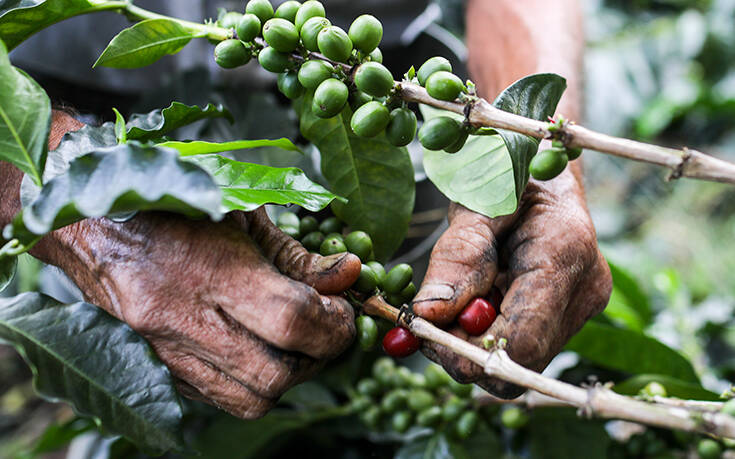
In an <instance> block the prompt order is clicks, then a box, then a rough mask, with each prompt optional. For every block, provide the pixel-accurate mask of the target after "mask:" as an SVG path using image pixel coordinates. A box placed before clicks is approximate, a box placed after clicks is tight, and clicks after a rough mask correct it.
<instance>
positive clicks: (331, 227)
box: [319, 217, 344, 234]
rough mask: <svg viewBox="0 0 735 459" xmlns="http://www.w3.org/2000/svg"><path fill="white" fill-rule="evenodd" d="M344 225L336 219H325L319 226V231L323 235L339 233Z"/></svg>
mask: <svg viewBox="0 0 735 459" xmlns="http://www.w3.org/2000/svg"><path fill="white" fill-rule="evenodd" d="M343 227H344V225H343V224H342V222H341V221H339V220H338V219H337V217H329V218H325V219H324V221H322V223H321V224H320V225H319V231H321V232H322V233H324V234H330V233H341V232H342V228H343Z"/></svg>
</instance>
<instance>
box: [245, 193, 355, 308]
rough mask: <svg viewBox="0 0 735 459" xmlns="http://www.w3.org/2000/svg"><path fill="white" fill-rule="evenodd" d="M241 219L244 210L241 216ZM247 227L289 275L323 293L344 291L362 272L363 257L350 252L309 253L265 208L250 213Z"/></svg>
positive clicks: (273, 260)
mask: <svg viewBox="0 0 735 459" xmlns="http://www.w3.org/2000/svg"><path fill="white" fill-rule="evenodd" d="M237 218H239V219H242V218H243V217H242V214H241V216H240V217H237ZM248 219H249V222H248V223H249V225H248V230H249V232H250V235H251V236H252V237H253V239H254V240H255V242H256V243H258V245H259V246H260V247H261V250H262V251H263V255H265V257H266V258H267V259H268V260H269V261H271V262H272V263H273V264H274V265H276V267H277V268H278V269H279V270H280V271H281V272H282V273H283V274H285V275H287V276H289V277H290V278H292V279H294V280H297V281H299V282H303V283H305V284H307V285H310V286H312V287H314V288H315V289H316V290H317V291H318V292H319V293H321V294H323V295H330V294H335V293H342V292H344V291H345V290H347V289H348V288H350V286H351V285H352V284H354V283H355V281H356V280H357V278H358V276H359V275H360V268H361V263H360V259H359V258H358V257H357V256H356V255H353V254H351V253H340V254H335V255H330V256H328V257H322V256H321V255H318V254H315V253H309V252H308V251H307V250H306V249H305V248H304V247H303V246H302V245H301V244H300V243H299V242H298V241H296V240H295V239H293V238H291V237H290V236H288V235H287V234H286V233H284V232H283V231H281V230H280V229H278V227H276V226H275V225H274V224H273V222H272V221H271V220H270V218H268V215H267V214H266V212H265V209H264V208H262V207H261V208H259V209H257V210H256V211H254V212H251V213H250V214H248Z"/></svg>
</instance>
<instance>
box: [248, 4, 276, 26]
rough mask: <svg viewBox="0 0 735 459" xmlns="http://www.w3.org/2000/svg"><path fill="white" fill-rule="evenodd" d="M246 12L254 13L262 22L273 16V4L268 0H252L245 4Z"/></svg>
mask: <svg viewBox="0 0 735 459" xmlns="http://www.w3.org/2000/svg"><path fill="white" fill-rule="evenodd" d="M245 12H246V13H250V14H254V15H256V16H258V19H260V23H261V24H264V23H265V21H267V20H268V19H270V18H272V17H273V5H271V2H269V1H268V0H250V1H249V2H248V4H247V5H246V6H245Z"/></svg>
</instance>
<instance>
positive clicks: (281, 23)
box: [263, 18, 299, 53]
mask: <svg viewBox="0 0 735 459" xmlns="http://www.w3.org/2000/svg"><path fill="white" fill-rule="evenodd" d="M263 38H264V39H265V42H266V43H268V45H270V46H271V47H273V49H275V50H276V51H280V52H282V53H290V52H291V51H293V50H294V49H296V46H297V45H298V44H299V33H298V32H297V31H296V26H294V25H293V24H292V23H291V22H289V21H287V20H285V19H281V18H273V19H269V20H268V21H267V22H266V23H265V24H263Z"/></svg>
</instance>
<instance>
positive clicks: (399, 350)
mask: <svg viewBox="0 0 735 459" xmlns="http://www.w3.org/2000/svg"><path fill="white" fill-rule="evenodd" d="M420 344H421V343H420V342H419V339H418V338H417V337H416V336H415V335H414V334H413V333H411V332H410V331H408V330H407V329H405V328H403V327H396V328H393V329H391V330H389V331H388V333H386V334H385V336H384V337H383V350H384V351H385V353H386V354H388V355H389V356H391V357H397V358H400V357H408V356H409V355H411V354H413V353H414V352H416V351H418V350H419V345H420Z"/></svg>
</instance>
